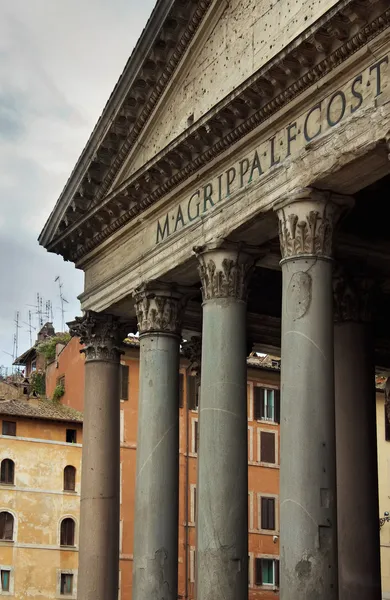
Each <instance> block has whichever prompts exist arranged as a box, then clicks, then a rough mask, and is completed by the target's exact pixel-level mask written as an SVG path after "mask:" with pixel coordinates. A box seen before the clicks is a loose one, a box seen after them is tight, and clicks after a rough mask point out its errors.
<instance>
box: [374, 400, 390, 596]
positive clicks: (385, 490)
mask: <svg viewBox="0 0 390 600" xmlns="http://www.w3.org/2000/svg"><path fill="white" fill-rule="evenodd" d="M376 410H377V419H376V423H377V443H378V475H379V515H380V517H381V519H383V521H384V522H383V521H382V524H381V571H382V598H383V600H389V599H390V522H389V521H387V520H385V519H386V516H387V513H388V514H390V426H389V425H390V423H389V420H388V419H387V418H386V414H385V394H384V393H380V392H378V393H377V396H376Z"/></svg>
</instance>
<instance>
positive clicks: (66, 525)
mask: <svg viewBox="0 0 390 600" xmlns="http://www.w3.org/2000/svg"><path fill="white" fill-rule="evenodd" d="M74 532H75V522H74V520H73V519H70V518H67V519H64V520H63V521H62V523H61V539H60V545H61V546H74Z"/></svg>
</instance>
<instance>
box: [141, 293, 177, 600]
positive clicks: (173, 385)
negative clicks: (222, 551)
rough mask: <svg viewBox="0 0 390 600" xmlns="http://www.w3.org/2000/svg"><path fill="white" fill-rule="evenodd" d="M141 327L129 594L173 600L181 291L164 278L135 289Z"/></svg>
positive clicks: (175, 560)
mask: <svg viewBox="0 0 390 600" xmlns="http://www.w3.org/2000/svg"><path fill="white" fill-rule="evenodd" d="M135 301H136V310H137V317H138V329H139V333H140V388H139V401H138V435H137V467H136V488H135V513H134V562H133V592H132V594H133V600H176V599H177V585H178V582H177V576H178V519H179V350H180V341H181V316H182V310H183V306H184V303H183V296H182V294H180V293H179V292H177V291H176V289H175V288H174V287H172V286H169V285H165V284H163V283H159V284H158V283H155V284H150V285H145V286H143V287H142V288H140V289H139V290H137V292H136V294H135Z"/></svg>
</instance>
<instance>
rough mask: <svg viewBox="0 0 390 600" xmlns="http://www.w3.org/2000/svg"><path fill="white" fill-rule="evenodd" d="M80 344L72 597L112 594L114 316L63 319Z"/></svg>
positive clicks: (115, 564)
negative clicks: (81, 369)
mask: <svg viewBox="0 0 390 600" xmlns="http://www.w3.org/2000/svg"><path fill="white" fill-rule="evenodd" d="M69 326H70V331H71V333H72V334H73V335H76V336H78V337H80V341H81V343H83V344H84V345H85V349H84V350H83V352H84V353H85V396H84V423H83V451H82V473H81V503H80V531H79V567H78V584H77V598H78V600H92V599H93V600H107V598H116V597H117V595H118V576H119V519H120V513H119V511H120V506H119V493H120V431H119V429H120V425H119V422H120V409H119V402H120V399H119V365H120V354H121V350H120V348H121V341H122V340H123V339H124V337H125V335H126V332H125V331H124V330H122V329H121V326H120V324H119V323H118V320H117V319H116V318H115V317H112V316H110V315H105V314H97V313H92V312H88V313H86V315H85V316H84V317H82V318H78V319H76V321H74V322H73V323H70V324H69Z"/></svg>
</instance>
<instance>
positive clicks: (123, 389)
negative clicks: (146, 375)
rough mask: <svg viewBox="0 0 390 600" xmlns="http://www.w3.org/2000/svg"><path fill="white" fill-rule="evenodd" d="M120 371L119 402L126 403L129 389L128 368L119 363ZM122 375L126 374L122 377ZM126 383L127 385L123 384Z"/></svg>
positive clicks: (125, 364)
mask: <svg viewBox="0 0 390 600" xmlns="http://www.w3.org/2000/svg"><path fill="white" fill-rule="evenodd" d="M119 368H120V371H119V390H120V400H121V402H127V401H128V400H129V389H130V366H129V365H128V364H127V363H126V362H124V361H121V363H120V367H119ZM124 373H126V375H125V377H124ZM125 381H127V385H126V386H125V385H124V383H125ZM123 392H125V393H123Z"/></svg>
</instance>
